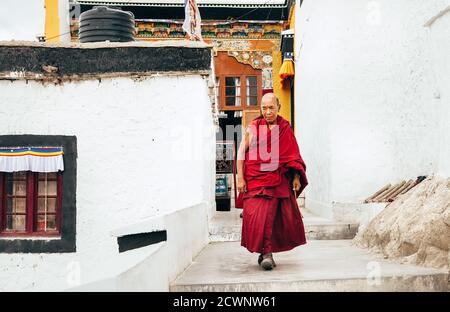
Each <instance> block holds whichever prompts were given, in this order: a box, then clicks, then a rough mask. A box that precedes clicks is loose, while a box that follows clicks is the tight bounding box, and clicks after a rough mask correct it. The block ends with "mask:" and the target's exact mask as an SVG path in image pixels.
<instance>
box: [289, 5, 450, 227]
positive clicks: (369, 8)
mask: <svg viewBox="0 0 450 312" xmlns="http://www.w3.org/2000/svg"><path fill="white" fill-rule="evenodd" d="M295 36H296V42H295V49H296V52H295V54H296V55H295V56H296V90H295V94H296V107H295V111H296V125H297V133H296V134H297V137H298V138H299V140H300V148H301V151H302V153H303V156H304V159H305V161H306V164H307V166H308V169H307V172H308V177H309V180H310V185H309V186H308V188H307V190H306V201H307V203H306V206H307V207H308V208H309V209H310V210H312V211H313V212H315V213H318V214H320V215H323V216H326V217H334V218H337V219H342V218H344V219H345V215H346V211H347V212H349V211H352V209H354V208H355V207H357V206H358V204H359V203H361V202H362V201H363V200H364V199H365V198H367V197H369V196H370V195H372V194H373V193H375V191H377V190H378V189H380V188H381V187H382V186H384V185H386V184H387V183H388V182H389V183H397V182H399V181H401V180H404V179H410V178H416V177H417V176H421V175H432V174H436V175H442V176H444V177H448V176H449V175H450V135H449V133H450V128H449V127H450V123H449V122H448V120H449V119H450V93H449V86H450V41H449V38H450V1H448V0H430V1H420V0H398V1H389V0H370V1H369V0H364V1H361V0H345V1H333V0H314V1H313V0H305V1H303V3H302V5H301V7H300V6H299V3H297V10H296V30H295Z"/></svg>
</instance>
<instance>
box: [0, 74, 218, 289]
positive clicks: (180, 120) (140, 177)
mask: <svg viewBox="0 0 450 312" xmlns="http://www.w3.org/2000/svg"><path fill="white" fill-rule="evenodd" d="M0 94H1V97H0V134H43V135H46V134H48V135H76V136H77V141H78V159H77V165H78V166H77V196H76V200H77V244H76V245H77V252H76V254H64V255H58V254H40V255H33V254H14V255H8V254H0V264H1V268H2V269H1V270H0V290H56V289H65V288H68V287H73V286H77V285H78V284H80V283H81V284H85V283H89V282H94V281H97V280H99V279H104V278H106V277H108V274H110V272H111V270H110V269H108V270H107V269H105V270H103V269H102V267H103V266H111V265H112V264H110V263H121V264H120V268H122V269H124V268H126V267H127V265H128V264H131V263H134V262H136V261H138V260H136V259H140V257H142V252H145V251H140V250H138V251H134V252H130V253H129V255H124V254H122V255H120V256H119V255H118V246H117V242H116V238H115V237H113V236H111V234H110V232H111V231H112V230H114V229H116V228H120V227H123V226H126V225H129V224H134V223H136V222H139V221H140V220H142V219H145V218H150V217H158V216H163V215H169V214H171V213H175V212H176V211H181V210H182V209H184V208H186V207H190V206H196V205H198V204H200V203H206V205H207V206H209V205H211V203H212V202H213V201H214V170H215V166H214V147H215V145H214V139H215V137H214V128H213V124H212V117H211V104H210V101H209V98H208V88H207V81H206V80H205V79H203V78H201V77H200V76H174V77H164V76H158V77H152V78H143V79H141V80H132V79H129V78H114V79H102V80H101V81H97V80H96V81H84V82H74V83H64V84H62V85H53V84H49V85H43V84H41V83H39V82H33V81H29V82H28V83H26V82H25V81H15V82H9V81H0ZM206 210H209V209H208V207H207V208H204V209H203V210H201V209H200V210H199V209H197V210H195V211H197V214H199V215H196V218H198V220H200V221H199V222H198V223H193V224H190V223H188V224H186V225H185V226H186V227H187V230H188V232H189V229H190V227H192V228H191V230H192V231H193V232H195V233H196V231H197V232H198V231H200V232H202V231H204V232H205V233H206V234H205V239H204V241H203V242H202V243H204V244H206V241H207V231H206V227H207V224H206ZM199 211H202V212H201V213H200V212H199ZM202 218H204V219H202ZM202 220H204V222H203V221H202ZM169 226H171V225H169ZM202 228H203V229H202ZM178 234H179V233H178ZM168 235H169V236H170V235H173V232H172V233H169V231H168ZM184 235H186V233H184ZM198 235H200V234H197V236H198ZM197 236H194V237H197ZM173 242H174V244H176V240H173ZM191 243H192V242H191ZM191 243H189V242H188V243H186V241H181V240H180V243H179V244H183V245H182V246H181V245H180V246H176V248H183V249H186V250H187V251H186V252H189V250H190V247H191V245H190V244H191ZM194 243H195V242H194ZM194 243H192V244H194ZM170 248H175V247H174V246H171V247H170ZM196 249H198V247H196ZM126 254H128V252H127V253H126ZM134 254H136V256H133V255H134ZM136 257H137V258H136ZM133 259H134V260H133ZM78 268H79V269H80V270H79V271H80V272H81V280H78V281H77V279H76V278H74V276H77V275H76V272H77V270H78ZM117 268H119V267H117ZM113 269H114V268H113ZM155 269H157V268H155ZM172 270H173V268H172ZM74 272H75V273H74ZM19 273H20V274H19Z"/></svg>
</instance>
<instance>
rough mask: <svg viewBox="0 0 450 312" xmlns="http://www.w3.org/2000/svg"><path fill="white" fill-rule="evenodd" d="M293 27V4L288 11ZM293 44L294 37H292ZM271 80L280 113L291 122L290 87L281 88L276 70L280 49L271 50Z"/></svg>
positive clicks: (277, 69) (279, 65)
mask: <svg viewBox="0 0 450 312" xmlns="http://www.w3.org/2000/svg"><path fill="white" fill-rule="evenodd" d="M294 27H295V5H293V6H292V7H291V11H290V13H289V28H290V29H294ZM294 44H295V37H294ZM272 57H273V61H272V71H273V73H272V81H273V92H274V93H275V95H276V96H277V97H278V98H279V99H280V103H281V110H280V115H281V116H283V118H285V119H286V120H288V121H289V122H291V123H292V120H291V105H293V103H291V89H290V88H289V87H287V88H282V85H281V81H280V77H279V76H278V72H279V71H280V68H281V64H282V55H281V51H273V52H272Z"/></svg>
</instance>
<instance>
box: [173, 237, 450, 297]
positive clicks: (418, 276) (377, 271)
mask: <svg viewBox="0 0 450 312" xmlns="http://www.w3.org/2000/svg"><path fill="white" fill-rule="evenodd" d="M257 256H258V255H257V254H251V253H249V252H248V251H247V250H246V249H244V248H242V247H241V246H240V245H239V242H222V243H210V244H209V245H208V246H207V247H205V248H204V249H203V250H202V252H201V253H200V254H199V255H198V256H197V257H196V258H195V259H194V261H193V263H192V264H191V265H190V266H189V267H188V268H187V269H186V270H185V271H184V272H183V273H182V274H181V275H180V276H179V277H178V278H177V279H176V280H175V281H174V282H173V283H171V285H170V290H171V291H186V292H197V291H248V292H261V291H447V281H448V276H449V274H448V271H446V270H438V269H431V268H423V267H418V266H412V265H405V264H398V263H396V262H392V261H387V260H384V259H379V258H376V257H375V256H373V255H372V254H369V253H368V252H367V251H366V250H364V249H359V248H357V247H354V246H352V245H351V241H350V240H311V241H309V242H308V243H307V244H306V245H304V246H299V247H297V248H295V249H293V250H291V251H288V252H283V253H276V254H274V259H275V261H276V263H277V267H276V268H275V269H274V270H272V271H263V270H262V269H261V268H260V267H259V266H258V264H257Z"/></svg>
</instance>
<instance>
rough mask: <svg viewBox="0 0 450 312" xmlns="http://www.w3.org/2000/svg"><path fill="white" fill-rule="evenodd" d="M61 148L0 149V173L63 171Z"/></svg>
mask: <svg viewBox="0 0 450 312" xmlns="http://www.w3.org/2000/svg"><path fill="white" fill-rule="evenodd" d="M63 154H64V152H63V148H62V147H0V172H17V171H33V172H57V171H63V170H64V160H63Z"/></svg>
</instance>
